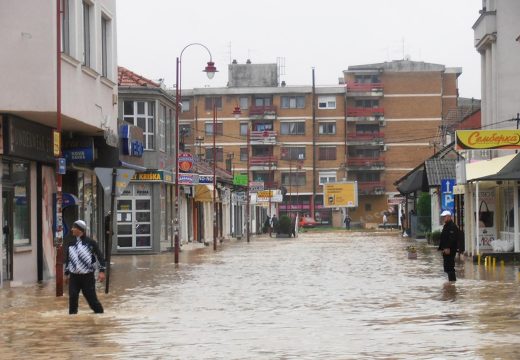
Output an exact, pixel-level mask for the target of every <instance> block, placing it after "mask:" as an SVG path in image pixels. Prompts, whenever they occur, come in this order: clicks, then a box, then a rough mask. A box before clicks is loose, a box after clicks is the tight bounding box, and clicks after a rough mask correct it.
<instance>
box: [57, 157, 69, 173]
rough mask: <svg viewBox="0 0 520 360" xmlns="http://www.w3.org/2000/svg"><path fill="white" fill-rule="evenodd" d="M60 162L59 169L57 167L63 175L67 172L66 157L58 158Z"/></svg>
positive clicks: (58, 171)
mask: <svg viewBox="0 0 520 360" xmlns="http://www.w3.org/2000/svg"><path fill="white" fill-rule="evenodd" d="M56 161H57V162H58V167H57V168H58V169H57V171H56V172H57V173H58V174H61V175H65V173H66V172H67V162H66V160H65V158H59V159H58V160H56Z"/></svg>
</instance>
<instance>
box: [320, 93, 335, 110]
mask: <svg viewBox="0 0 520 360" xmlns="http://www.w3.org/2000/svg"><path fill="white" fill-rule="evenodd" d="M332 103H333V104H332ZM336 106H337V101H336V97H335V96H333V95H332V96H331V95H320V96H318V109H321V110H335V109H336Z"/></svg>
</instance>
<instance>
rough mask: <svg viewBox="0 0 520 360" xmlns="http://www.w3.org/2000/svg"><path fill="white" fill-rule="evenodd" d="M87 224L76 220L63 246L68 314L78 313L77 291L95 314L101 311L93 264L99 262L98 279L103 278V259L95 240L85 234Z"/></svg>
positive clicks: (102, 279)
mask: <svg viewBox="0 0 520 360" xmlns="http://www.w3.org/2000/svg"><path fill="white" fill-rule="evenodd" d="M86 231H87V224H85V222H84V221H83V220H77V221H75V222H74V224H73V225H72V230H71V232H72V236H73V238H72V239H70V240H69V241H68V243H67V245H66V246H65V256H64V260H65V275H68V276H70V279H69V314H71V315H72V314H77V313H78V300H79V292H80V291H82V292H83V296H84V297H85V299H86V300H87V302H88V304H89V306H90V308H91V309H92V310H94V312H95V313H96V314H100V313H103V306H102V305H101V303H100V302H99V300H98V298H97V295H96V279H95V278H94V271H95V269H94V265H95V263H96V259H97V261H98V262H99V276H98V280H99V281H104V280H105V259H104V258H103V255H102V254H101V251H100V250H99V246H98V244H97V242H96V241H94V240H92V239H90V238H89V237H87V236H85V233H86Z"/></svg>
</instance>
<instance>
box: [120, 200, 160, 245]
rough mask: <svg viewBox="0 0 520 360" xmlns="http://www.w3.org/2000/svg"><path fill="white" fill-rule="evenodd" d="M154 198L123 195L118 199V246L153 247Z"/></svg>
mask: <svg viewBox="0 0 520 360" xmlns="http://www.w3.org/2000/svg"><path fill="white" fill-rule="evenodd" d="M151 204H152V199H151V198H150V197H121V198H119V199H118V200H117V248H118V249H143V248H145V249H149V248H151V247H152V214H151Z"/></svg>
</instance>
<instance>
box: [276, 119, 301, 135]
mask: <svg viewBox="0 0 520 360" xmlns="http://www.w3.org/2000/svg"><path fill="white" fill-rule="evenodd" d="M280 133H281V134H282V135H305V122H303V121H301V122H283V123H281V124H280Z"/></svg>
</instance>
